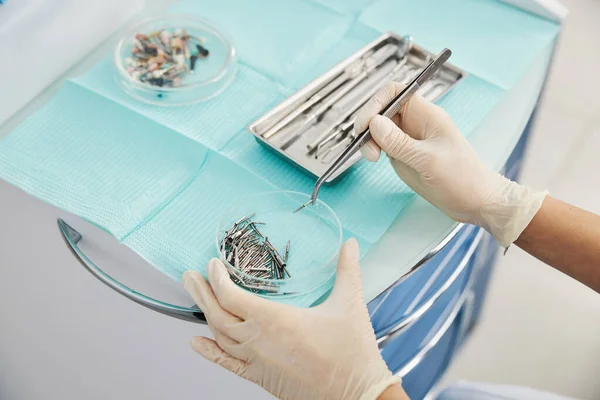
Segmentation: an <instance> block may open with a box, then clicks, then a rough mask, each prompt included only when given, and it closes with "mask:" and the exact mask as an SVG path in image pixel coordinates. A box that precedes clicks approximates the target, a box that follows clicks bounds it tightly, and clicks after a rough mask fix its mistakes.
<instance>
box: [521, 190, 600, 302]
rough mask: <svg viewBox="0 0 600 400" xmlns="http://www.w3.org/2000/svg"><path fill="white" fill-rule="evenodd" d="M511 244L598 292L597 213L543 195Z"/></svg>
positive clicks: (599, 237) (599, 222) (599, 245)
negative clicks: (522, 229) (528, 221)
mask: <svg viewBox="0 0 600 400" xmlns="http://www.w3.org/2000/svg"><path fill="white" fill-rule="evenodd" d="M515 244H516V245H517V246H519V247H520V248H522V249H523V250H525V251H526V252H528V253H529V254H531V255H533V256H535V257H536V258H538V259H540V260H542V261H544V262H545V263H546V264H549V265H551V266H553V267H554V268H556V269H558V270H559V271H561V272H563V273H565V274H567V275H569V276H570V277H572V278H575V279H577V280H578V281H579V282H581V283H583V284H585V285H587V286H589V287H590V288H592V289H594V290H595V291H596V292H598V293H600V217H599V216H598V215H596V214H592V213H590V212H587V211H584V210H582V209H580V208H577V207H574V206H572V205H570V204H567V203H563V202H562V201H559V200H556V199H553V198H552V197H547V198H546V200H544V203H543V204H542V207H541V208H540V211H538V212H537V214H536V215H535V216H534V217H533V220H531V223H530V224H529V225H528V226H527V228H525V230H524V231H523V233H521V236H519V238H518V239H517V240H516V241H515Z"/></svg>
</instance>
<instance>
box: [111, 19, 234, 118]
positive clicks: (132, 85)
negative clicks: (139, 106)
mask: <svg viewBox="0 0 600 400" xmlns="http://www.w3.org/2000/svg"><path fill="white" fill-rule="evenodd" d="M163 31H164V32H166V33H167V34H168V35H169V36H167V38H170V37H171V36H170V35H173V34H175V33H179V34H181V33H182V32H183V34H185V35H189V38H190V39H189V40H188V42H187V43H186V45H185V47H186V51H185V53H184V54H183V62H182V64H181V65H177V67H178V68H181V70H182V72H181V74H180V75H178V76H179V80H178V82H177V83H176V84H174V83H173V79H174V78H163V77H164V76H165V75H164V74H163V75H160V74H161V73H162V72H163V70H162V68H164V69H165V70H166V69H167V68H168V67H169V66H171V67H173V64H176V63H174V62H173V59H168V60H167V61H166V62H165V63H164V64H161V69H158V70H157V71H158V72H157V73H156V75H152V77H151V78H152V79H149V78H148V76H150V75H148V74H147V71H148V68H149V67H150V65H151V64H150V63H149V62H148V60H149V59H151V57H150V58H148V57H146V56H147V54H143V55H134V53H133V52H134V48H135V47H136V44H137V45H138V46H139V42H138V38H136V36H137V35H140V34H141V35H144V36H146V37H150V39H149V40H150V41H151V42H145V43H151V44H152V45H153V46H156V47H157V48H160V49H165V48H167V46H165V44H164V42H162V41H161V36H160V33H161V32H163ZM167 42H168V40H167ZM169 45H170V43H169ZM197 45H200V46H201V47H200V48H198V47H197ZM202 49H205V50H207V51H208V54H207V55H206V56H203V57H202V56H201V55H200V50H202ZM194 55H197V59H196V60H194V62H193V63H192V60H191V57H192V56H194ZM113 65H114V72H115V79H116V81H117V83H118V84H119V86H120V87H121V88H122V89H123V90H124V91H125V92H126V93H128V94H129V95H130V96H132V97H134V98H135V99H137V100H140V101H143V102H146V103H150V104H155V105H161V106H180V105H187V104H192V103H196V102H199V101H204V100H208V99H210V98H212V97H214V96H217V95H218V94H219V93H221V92H222V91H223V90H225V89H226V88H227V86H229V84H230V83H231V82H232V81H233V79H234V78H235V75H236V72H237V63H236V54H235V48H234V46H233V44H232V43H231V40H230V39H229V38H228V36H227V34H225V33H224V32H223V31H222V30H220V29H219V28H218V27H217V26H215V25H214V24H213V23H212V22H210V21H208V20H205V19H203V18H200V17H196V16H190V15H183V14H166V15H162V16H157V17H152V18H148V19H145V20H142V21H139V22H138V23H136V24H134V25H133V26H132V27H131V28H130V29H129V30H128V31H127V33H126V34H125V35H124V36H123V37H122V39H121V40H120V41H119V43H118V44H117V47H116V49H115V53H114V57H113ZM192 67H193V68H192ZM178 71H179V70H178ZM142 76H143V78H142ZM167 76H168V75H167ZM161 78H163V79H161Z"/></svg>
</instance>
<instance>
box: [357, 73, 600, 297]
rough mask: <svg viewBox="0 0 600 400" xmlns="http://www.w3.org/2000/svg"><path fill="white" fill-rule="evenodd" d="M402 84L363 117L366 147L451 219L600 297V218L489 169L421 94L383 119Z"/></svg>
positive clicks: (382, 95)
mask: <svg viewBox="0 0 600 400" xmlns="http://www.w3.org/2000/svg"><path fill="white" fill-rule="evenodd" d="M402 88H403V86H402V85H401V84H399V83H390V84H388V85H387V86H386V87H385V88H384V89H382V90H381V91H380V92H379V93H378V94H377V95H375V96H374V97H373V99H371V100H370V101H369V102H368V103H367V104H366V105H365V106H364V107H363V109H362V110H361V111H360V113H359V115H358V116H357V119H356V123H355V127H356V130H357V131H359V132H361V131H363V130H364V129H366V128H367V127H369V128H370V130H371V134H372V135H373V140H372V141H371V142H369V143H368V144H367V145H365V146H364V147H363V149H362V151H363V154H364V156H365V158H367V159H368V160H370V161H377V159H378V158H379V156H380V153H381V150H383V151H384V152H385V153H387V155H388V157H389V158H390V161H391V164H392V166H393V168H394V169H395V171H396V173H397V174H398V176H399V177H400V178H401V179H402V180H403V181H404V182H405V183H406V184H407V185H409V186H410V187H411V188H412V189H413V190H414V191H415V192H417V193H418V194H420V195H421V196H422V197H424V198H425V199H426V200H428V201H429V202H430V203H432V204H433V205H434V206H436V207H437V208H439V209H440V210H442V211H443V212H444V213H445V214H446V215H448V216H449V217H451V218H453V219H455V220H456V221H459V222H466V223H471V224H475V225H479V226H481V227H483V228H485V229H486V230H487V231H488V232H490V233H491V234H492V235H493V236H494V237H495V238H496V240H497V241H498V242H499V243H500V244H501V245H502V246H504V247H507V246H509V245H510V244H512V243H513V242H514V243H515V244H516V245H518V246H519V247H521V248H523V249H524V250H525V251H527V252H529V253H530V254H532V255H533V256H535V257H537V258H539V259H541V260H543V261H545V262H546V263H548V264H549V265H551V266H553V267H555V268H556V269H558V270H560V271H562V272H564V273H566V274H568V275H570V276H571V277H573V278H575V279H577V280H579V281H580V282H582V283H583V284H585V285H588V286H589V287H591V288H592V289H594V290H596V291H598V292H600V217H598V216H596V215H593V214H590V213H587V212H585V211H582V210H579V209H576V208H575V207H572V206H569V205H567V204H564V203H561V202H559V201H557V200H554V199H552V198H550V197H548V196H547V195H548V193H547V192H546V191H534V190H532V189H529V188H527V187H524V186H521V185H519V184H518V183H516V182H512V181H510V180H508V179H506V178H505V177H503V176H501V175H500V174H498V173H497V172H495V171H492V170H491V169H490V168H489V167H487V166H486V165H485V164H484V163H483V162H482V161H481V159H480V158H479V156H478V155H477V153H476V152H475V150H474V149H473V148H472V147H471V145H470V144H469V142H468V141H467V140H466V139H465V137H464V136H463V135H462V134H461V133H460V132H459V131H458V129H457V128H456V126H455V125H454V124H453V123H452V121H451V119H450V117H449V116H448V114H446V112H445V111H444V110H443V109H441V108H440V107H438V106H436V105H434V104H432V103H430V102H428V101H426V100H425V99H423V98H422V97H421V96H419V95H415V96H413V97H412V98H411V100H409V101H408V102H407V103H406V104H405V105H404V107H403V108H402V109H401V110H400V112H399V113H398V114H397V115H396V116H394V117H393V118H392V119H391V120H390V119H388V118H385V117H382V116H379V115H377V114H378V112H379V111H380V110H381V109H382V108H383V106H384V105H385V104H387V103H389V101H390V100H391V99H392V98H393V97H395V96H396V95H397V94H398V93H399V92H400V90H402Z"/></svg>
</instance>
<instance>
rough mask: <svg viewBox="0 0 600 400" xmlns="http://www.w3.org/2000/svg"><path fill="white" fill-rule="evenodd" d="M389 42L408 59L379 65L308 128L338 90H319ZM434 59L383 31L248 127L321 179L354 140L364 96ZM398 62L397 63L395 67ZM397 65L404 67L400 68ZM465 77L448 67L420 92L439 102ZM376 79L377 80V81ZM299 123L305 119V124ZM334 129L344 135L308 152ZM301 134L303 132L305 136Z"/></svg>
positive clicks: (405, 77)
mask: <svg viewBox="0 0 600 400" xmlns="http://www.w3.org/2000/svg"><path fill="white" fill-rule="evenodd" d="M390 44H391V45H395V46H397V47H398V49H399V50H400V49H404V51H405V52H406V53H407V54H406V56H404V55H403V53H402V54H401V53H400V52H398V53H395V54H393V55H392V56H390V57H388V58H386V59H385V60H383V61H381V62H380V64H377V68H376V69H374V70H372V71H370V72H369V73H368V74H366V75H365V78H364V80H363V81H362V82H364V83H363V85H361V84H358V85H357V86H355V87H354V88H353V89H352V90H350V91H349V92H348V93H347V94H345V95H343V96H341V97H340V100H339V101H338V102H336V103H334V104H333V105H332V106H331V107H330V108H328V109H327V111H326V112H325V113H322V114H319V115H318V116H316V117H315V116H314V115H313V116H312V117H314V118H312V119H314V120H312V119H311V120H309V121H311V122H309V123H306V124H305V122H303V121H305V120H307V117H308V116H310V114H311V112H312V111H313V110H315V109H317V108H319V106H322V105H323V104H325V103H326V101H327V99H328V97H329V98H330V99H331V98H332V97H333V96H335V94H336V91H333V92H332V93H330V94H328V95H325V96H322V98H321V96H319V94H318V93H321V92H320V91H322V90H323V89H324V88H326V87H327V85H328V84H330V83H332V82H333V81H335V80H336V79H340V76H342V74H344V73H348V70H351V71H352V70H353V69H352V68H353V66H356V65H359V66H360V68H363V67H364V65H365V60H367V59H368V58H369V56H372V55H373V54H374V53H377V51H378V50H381V49H382V48H384V46H387V47H388V48H389V47H390V46H388V45H390ZM434 56H435V54H434V53H431V52H429V51H427V50H425V49H424V48H422V47H420V46H418V45H416V44H414V43H412V40H411V39H410V38H408V37H402V36H399V35H397V34H395V33H393V32H387V33H384V34H383V35H381V36H380V37H379V38H377V39H376V40H374V41H373V42H371V43H369V44H368V45H366V46H365V47H363V48H362V49H360V50H359V51H357V52H356V53H354V54H353V55H352V56H350V57H348V58H347V59H346V60H344V61H342V62H340V63H339V64H337V65H336V66H335V67H333V68H332V69H330V70H329V71H327V72H326V73H324V74H323V75H321V76H319V77H318V78H316V79H315V80H313V81H312V82H310V83H309V84H308V85H307V86H305V87H304V88H302V89H300V90H299V91H298V92H296V93H295V94H293V95H292V96H290V97H289V98H287V99H286V100H284V101H283V102H281V103H280V104H279V105H277V106H275V107H274V108H272V109H271V110H269V111H268V112H266V113H265V114H264V115H262V116H261V117H260V118H258V119H257V120H256V121H254V122H252V123H251V124H250V125H248V127H247V129H248V130H249V131H250V132H251V133H252V134H253V135H254V136H255V138H256V140H257V141H258V142H259V143H260V144H261V145H264V146H266V147H267V148H268V149H270V150H272V151H274V152H275V153H276V154H278V155H279V156H281V157H283V158H284V159H286V160H288V161H290V162H292V163H294V164H295V165H296V166H298V167H300V168H301V169H303V170H304V171H306V172H308V173H310V174H312V175H314V176H316V177H319V176H321V174H323V173H324V172H325V171H326V170H327V168H328V167H329V166H330V165H331V163H332V162H333V161H334V160H335V159H336V158H337V155H339V154H340V153H341V152H342V151H343V149H344V148H345V147H346V146H347V145H348V144H349V142H350V140H349V139H351V138H349V135H351V134H352V132H353V127H352V124H353V120H354V115H353V114H354V113H355V111H356V109H358V108H360V105H361V104H363V101H364V99H365V98H367V97H366V96H368V97H370V96H372V94H374V93H375V92H376V91H377V90H379V89H380V88H381V87H383V86H384V85H385V84H386V83H387V82H389V81H390V80H395V81H401V82H408V81H409V80H410V79H411V78H412V77H414V76H415V75H416V74H417V73H418V72H420V70H421V69H422V68H424V67H425V66H426V65H427V63H428V62H429V61H430V60H431V58H432V57H434ZM394 62H395V63H396V64H394ZM384 64H385V65H384ZM398 64H402V66H400V65H398ZM396 66H397V67H396ZM390 68H394V69H393V70H390V71H389V72H390V73H389V74H386V71H387V70H388V69H390ZM398 68H399V69H398ZM378 69H379V70H380V71H381V72H380V73H379V75H380V76H375V74H376V73H377V71H378ZM465 76H466V73H465V72H464V71H462V70H460V69H459V68H457V67H455V66H453V65H452V64H448V63H447V64H445V65H444V66H443V67H442V68H441V69H440V70H439V71H438V73H437V74H436V76H435V77H434V78H432V79H431V80H430V81H429V82H427V83H426V84H425V85H423V86H422V87H421V88H420V89H419V93H420V94H421V95H423V97H425V98H426V99H428V100H430V101H435V100H437V99H439V98H440V97H441V96H443V95H444V94H446V93H448V91H450V90H451V89H452V88H453V87H454V86H455V85H456V84H457V83H458V82H460V81H461V80H462V79H463V78H464V77H465ZM371 77H372V78H373V79H371V81H369V78H371ZM374 79H376V81H375V80H374ZM367 81H369V82H367ZM342 86H343V85H342ZM342 86H339V87H338V89H340V88H342ZM338 89H336V90H338ZM315 95H317V96H315ZM315 97H319V100H318V101H316V102H314V99H315ZM355 98H356V101H354V102H350V103H349V102H348V101H349V99H355ZM309 99H312V100H313V102H314V104H313V105H312V106H311V107H310V108H308V109H306V110H304V111H303V113H302V114H300V115H299V116H298V117H297V118H295V119H294V120H293V121H292V122H291V123H289V124H288V125H287V126H286V127H284V128H282V129H280V130H279V131H278V133H277V134H275V135H273V136H271V137H270V138H265V137H264V135H265V133H267V132H268V131H269V130H270V129H271V130H272V128H273V127H274V126H276V125H277V124H278V123H280V121H281V120H282V119H284V118H286V116H289V115H290V114H292V113H293V112H294V111H295V110H297V109H298V108H299V107H301V106H302V105H303V104H305V103H306V102H307V101H308V100H309ZM346 103H348V104H346ZM336 105H339V106H340V107H336ZM321 108H322V107H321ZM300 119H304V120H303V121H301V120H300ZM298 121H300V126H301V127H302V129H300V130H299V129H298V128H297V127H298V124H297V122H298ZM341 121H343V122H341ZM303 124H305V125H303ZM336 128H337V131H339V130H340V129H342V128H343V129H342V131H343V133H345V134H346V136H343V133H342V132H341V131H340V134H339V136H337V137H336V138H335V139H332V140H330V142H331V143H330V142H328V145H327V146H322V147H319V151H314V150H313V152H312V153H309V147H307V146H309V145H311V144H314V143H315V140H316V139H317V138H319V137H323V136H326V135H328V136H330V137H331V136H332V134H329V132H333V131H335V130H336ZM337 131H336V132H337ZM298 132H301V134H299V133H298ZM293 138H295V140H293ZM334 146H335V147H334ZM313 149H314V147H313ZM330 149H331V150H330ZM360 158H361V155H360V153H359V154H356V155H355V156H354V157H353V158H352V159H350V160H349V161H348V162H347V163H346V164H345V165H344V166H343V167H342V168H340V169H339V170H338V171H337V173H336V174H334V175H333V176H332V177H331V178H330V179H329V180H328V181H327V183H331V182H333V181H334V180H336V179H337V178H339V177H340V176H341V175H342V174H343V173H344V172H346V171H348V169H349V168H350V167H351V166H352V165H354V164H355V163H356V162H358V161H359V160H360Z"/></svg>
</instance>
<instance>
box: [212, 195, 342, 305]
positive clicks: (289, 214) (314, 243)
mask: <svg viewBox="0 0 600 400" xmlns="http://www.w3.org/2000/svg"><path fill="white" fill-rule="evenodd" d="M309 199H310V196H308V195H306V194H304V193H297V192H290V191H280V192H267V193H261V194H256V195H251V196H247V197H244V198H243V199H241V200H240V201H239V202H238V203H236V205H234V206H233V207H232V208H231V209H230V210H229V211H227V212H226V213H225V215H223V217H222V218H221V220H220V222H219V226H218V228H217V233H216V247H217V252H218V254H219V258H220V259H221V261H223V263H224V264H225V266H226V267H227V269H228V270H229V273H230V276H231V277H232V279H233V280H234V282H236V283H238V285H240V286H242V287H244V288H245V289H247V290H250V291H252V292H254V293H256V294H258V295H261V296H264V297H273V296H288V297H289V296H298V295H302V294H306V293H308V292H310V291H312V290H315V289H317V288H318V287H320V286H321V285H323V284H324V283H325V282H327V281H328V280H329V279H330V278H331V277H332V276H333V274H334V273H335V268H336V262H337V258H338V255H339V251H340V246H341V243H342V225H341V223H340V220H339V219H338V217H337V215H336V214H335V212H334V211H333V210H332V209H331V208H330V207H329V206H328V205H327V204H325V203H323V202H322V201H320V200H318V201H317V202H316V204H314V205H312V206H309V207H306V208H304V209H303V210H302V211H299V212H297V213H294V210H296V209H297V208H298V207H299V206H300V205H302V204H304V203H306V202H307V201H308V200H309ZM246 217H251V220H252V221H254V222H257V223H262V224H261V225H256V227H257V229H258V230H259V231H260V233H261V234H262V235H263V236H264V238H268V240H269V242H270V243H271V244H272V246H273V247H274V248H275V249H276V251H278V252H279V254H280V255H281V256H282V257H284V253H285V248H286V243H287V242H288V241H289V243H290V246H289V258H288V259H287V265H286V269H287V271H286V272H289V276H288V275H287V274H284V275H283V279H282V278H279V279H277V278H275V279H273V278H264V277H257V276H256V275H255V274H251V273H250V272H248V268H249V267H248V265H249V263H244V264H245V266H246V267H245V268H244V267H243V266H242V267H241V268H240V264H242V263H241V262H240V261H239V260H236V261H234V260H233V258H232V257H230V258H229V261H228V260H227V256H226V254H225V253H226V251H224V250H223V246H222V243H223V240H224V238H225V237H226V236H227V235H229V234H230V233H231V232H232V228H233V227H234V226H236V224H239V223H240V221H241V220H243V219H244V218H246ZM263 244H264V241H263V242H262V243H260V244H259V246H262V245H263ZM253 265H254V266H255V267H256V268H263V267H264V263H262V264H261V265H257V264H256V263H254V264H253ZM265 268H266V267H265Z"/></svg>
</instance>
